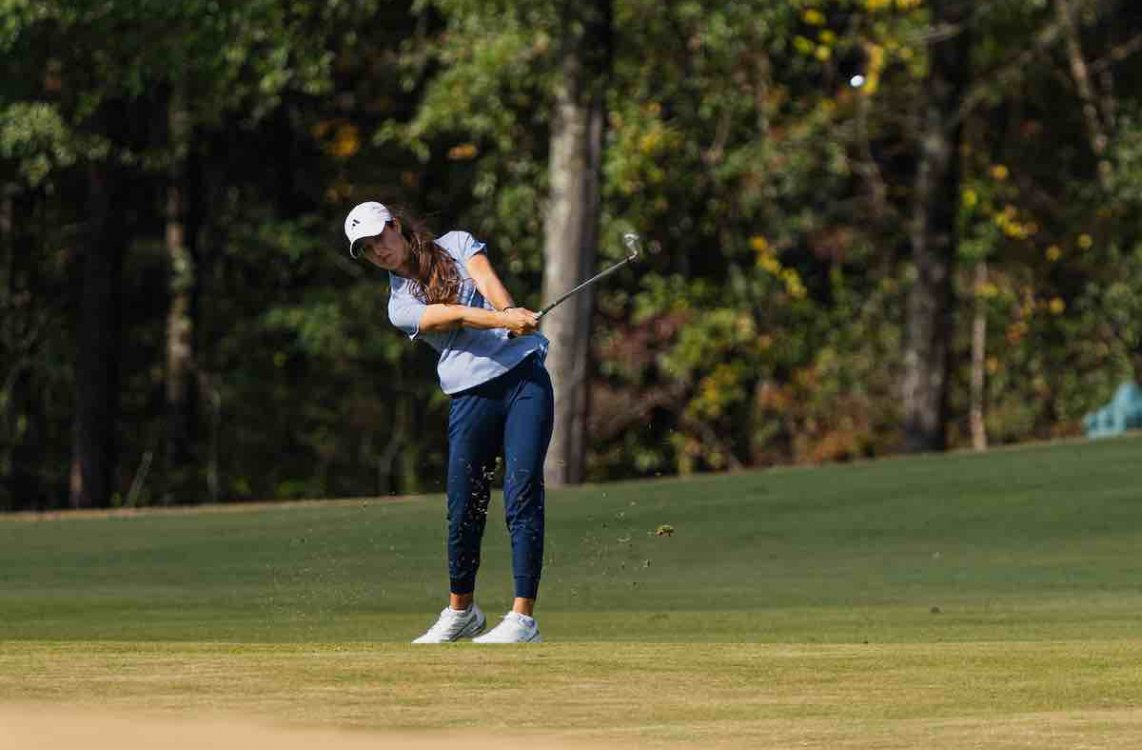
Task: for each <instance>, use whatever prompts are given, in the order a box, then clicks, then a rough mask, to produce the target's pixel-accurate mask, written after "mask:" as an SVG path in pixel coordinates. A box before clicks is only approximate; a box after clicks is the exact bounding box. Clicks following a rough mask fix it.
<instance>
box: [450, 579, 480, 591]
mask: <svg viewBox="0 0 1142 750" xmlns="http://www.w3.org/2000/svg"><path fill="white" fill-rule="evenodd" d="M448 585H449V588H450V590H451V591H452V593H453V594H471V593H472V592H473V591H475V590H476V579H475V578H453V579H451V580H450V581H449V582H448Z"/></svg>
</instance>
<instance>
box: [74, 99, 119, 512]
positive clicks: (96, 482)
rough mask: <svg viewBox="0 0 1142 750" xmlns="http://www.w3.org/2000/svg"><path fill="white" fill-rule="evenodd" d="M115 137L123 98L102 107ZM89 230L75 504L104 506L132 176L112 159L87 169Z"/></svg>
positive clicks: (110, 483) (83, 274)
mask: <svg viewBox="0 0 1142 750" xmlns="http://www.w3.org/2000/svg"><path fill="white" fill-rule="evenodd" d="M101 116H102V118H103V119H104V125H105V130H104V131H103V132H104V133H106V134H107V135H109V136H110V137H111V140H112V143H122V142H123V138H122V137H121V136H122V135H123V134H124V133H125V131H126V119H127V113H126V111H125V105H124V104H122V103H111V104H106V105H104V111H103V112H102V113H101ZM87 187H88V198H87V220H88V224H87V230H86V232H85V237H84V239H85V244H84V246H83V247H82V249H81V251H80V252H81V256H80V258H79V261H78V264H79V273H80V279H81V284H80V285H81V291H80V300H79V311H78V312H79V321H78V325H77V326H76V331H77V341H76V349H77V352H76V365H75V412H74V417H73V422H72V425H73V427H72V440H73V442H72V460H71V477H70V504H71V506H72V507H73V508H90V507H106V506H108V505H110V504H111V497H112V495H113V493H114V491H115V486H114V474H115V463H116V458H117V455H116V449H117V439H116V434H115V427H116V422H117V419H118V412H119V341H120V336H121V325H122V321H121V315H120V288H121V286H122V278H121V277H122V270H123V256H124V253H125V251H126V245H127V241H128V231H127V227H126V221H125V217H124V215H123V213H124V209H123V207H124V206H126V205H127V200H128V197H127V192H128V191H127V176H126V174H125V170H124V169H123V167H122V166H121V165H119V164H117V163H115V161H114V156H111V157H108V159H107V160H106V161H101V162H96V163H92V164H90V165H89V166H88V168H87Z"/></svg>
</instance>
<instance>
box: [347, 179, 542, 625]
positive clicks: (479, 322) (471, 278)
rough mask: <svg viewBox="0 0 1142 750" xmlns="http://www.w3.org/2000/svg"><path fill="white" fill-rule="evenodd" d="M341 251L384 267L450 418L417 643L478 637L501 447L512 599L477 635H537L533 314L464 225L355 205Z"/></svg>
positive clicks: (537, 353) (393, 305)
mask: <svg viewBox="0 0 1142 750" xmlns="http://www.w3.org/2000/svg"><path fill="white" fill-rule="evenodd" d="M345 234H346V236H347V237H348V238H349V254H350V255H352V256H353V257H364V258H365V259H366V260H368V261H369V262H370V263H372V264H374V265H376V266H379V267H380V268H383V269H385V270H387V271H388V272H389V281H390V285H391V291H390V295H389V320H390V321H392V324H393V325H395V326H396V327H397V328H399V329H401V330H402V331H404V332H405V333H406V334H408V336H409V338H411V339H414V340H415V339H421V340H423V341H426V342H428V344H429V345H431V346H432V348H433V349H435V350H436V351H437V352H438V353H439V354H440V359H439V361H438V363H437V366H436V371H437V374H438V375H439V377H440V387H441V388H442V389H443V390H444V392H445V393H447V394H449V395H450V396H451V397H452V403H451V407H450V411H449V416H448V483H447V489H448V575H449V579H450V586H451V596H450V597H449V605H448V606H447V607H445V608H444V609H443V610H442V611H441V612H440V617H439V618H438V619H437V621H436V623H435V624H434V625H433V626H432V627H430V628H429V629H428V631H427V632H426V633H425V634H424V635H422V636H420V637H419V638H417V639H416V640H415V641H413V643H444V642H447V641H455V640H459V639H461V638H468V637H471V636H475V635H478V634H479V633H480V632H482V631H483V629H484V624H485V618H484V613H483V612H481V611H480V608H479V607H477V606H476V604H475V602H474V601H473V596H474V594H473V592H474V591H475V589H476V571H477V570H478V569H479V567H480V541H481V539H482V538H483V535H484V522H485V521H486V520H487V512H488V500H489V498H490V490H491V487H490V480H491V475H492V472H493V471H494V468H495V460H496V457H497V455H499V454H500V453H501V451H502V453H503V456H504V510H505V515H506V518H507V526H508V532H509V533H510V535H511V542H512V572H513V574H514V576H515V601H514V602H513V604H512V609H511V611H510V612H508V614H507V615H506V616H505V617H504V618H503V620H502V621H501V622H500V624H499V625H497V626H496V627H495V628H493V629H492V630H491V631H490V632H488V633H486V634H485V635H482V636H480V637H478V638H475V639H474V640H475V642H477V643H523V642H529V641H530V642H536V641H542V640H543V639H542V638H541V637H540V635H539V627H538V625H537V624H536V622H535V620H534V619H533V618H532V609H533V607H534V606H535V597H536V593H537V591H538V588H539V574H540V569H541V567H542V564H543V513H544V511H543V461H544V458H545V457H546V455H547V446H548V443H550V441H551V427H552V422H553V419H554V394H553V392H552V389H551V378H550V377H548V375H547V370H546V369H545V368H544V365H543V363H544V359H545V358H546V356H547V343H548V342H547V339H546V338H544V337H543V336H542V335H540V334H539V333H537V332H536V327H537V325H538V320H537V317H536V314H535V313H534V312H532V311H530V310H526V309H524V308H522V307H517V306H516V305H515V303H514V302H513V301H512V297H511V295H510V294H509V293H508V291H507V289H505V288H504V285H503V283H502V282H501V281H500V279H499V277H498V276H497V275H496V272H495V271H494V270H492V264H491V263H490V262H489V261H488V256H487V255H486V254H485V252H484V243H482V242H480V241H478V240H476V239H475V238H473V237H472V235H470V234H468V233H467V232H455V231H454V232H449V233H447V234H445V235H443V236H441V237H433V236H432V235H431V234H430V233H428V232H427V231H425V230H424V229H423V228H422V227H420V226H419V225H418V224H417V223H416V222H414V221H413V220H411V218H410V217H408V216H394V215H393V213H392V212H390V211H389V209H388V208H386V207H385V206H383V205H381V204H380V203H375V202H368V203H361V204H360V205H358V206H356V207H354V208H353V210H352V211H350V212H349V215H348V216H347V217H346V218H345Z"/></svg>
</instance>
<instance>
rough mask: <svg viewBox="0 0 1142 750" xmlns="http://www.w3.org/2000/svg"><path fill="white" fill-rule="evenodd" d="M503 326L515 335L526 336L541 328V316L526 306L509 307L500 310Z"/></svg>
mask: <svg viewBox="0 0 1142 750" xmlns="http://www.w3.org/2000/svg"><path fill="white" fill-rule="evenodd" d="M500 317H502V318H503V321H504V324H503V327H504V328H506V329H508V332H509V333H511V334H512V335H513V336H524V335H526V334H529V333H535V332H536V331H538V330H539V316H538V315H537V314H536V313H534V312H532V311H531V310H528V309H527V308H526V307H509V308H508V309H507V310H503V311H501V312H500Z"/></svg>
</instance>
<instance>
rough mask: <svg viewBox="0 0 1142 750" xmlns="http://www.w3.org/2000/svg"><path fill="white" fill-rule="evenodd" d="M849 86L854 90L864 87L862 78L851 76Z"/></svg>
mask: <svg viewBox="0 0 1142 750" xmlns="http://www.w3.org/2000/svg"><path fill="white" fill-rule="evenodd" d="M849 85H850V86H852V87H853V88H854V89H859V88H860V87H861V86H863V85H864V76H853V77H852V78H850V79H849Z"/></svg>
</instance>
